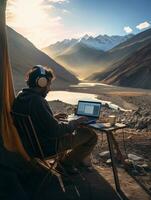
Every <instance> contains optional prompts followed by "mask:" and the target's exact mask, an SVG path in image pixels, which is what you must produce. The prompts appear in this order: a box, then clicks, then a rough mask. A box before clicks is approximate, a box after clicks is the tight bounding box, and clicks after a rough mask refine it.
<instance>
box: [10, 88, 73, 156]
mask: <svg viewBox="0 0 151 200" xmlns="http://www.w3.org/2000/svg"><path fill="white" fill-rule="evenodd" d="M12 110H13V111H14V112H17V113H22V114H26V115H30V117H31V119H32V122H33V125H34V127H35V130H36V132H37V135H38V138H39V141H40V143H41V145H42V148H43V151H44V154H45V156H49V155H53V154H56V152H57V142H56V141H57V140H56V139H59V138H60V137H62V136H65V135H67V134H71V133H72V132H73V131H74V129H75V125H74V123H73V122H70V123H60V122H58V121H57V120H56V119H55V118H54V116H53V113H52V111H51V109H50V107H49V105H48V103H47V101H46V100H45V99H44V98H43V97H42V96H41V94H40V93H38V92H36V91H34V90H33V89H30V88H29V89H28V88H27V89H23V90H22V91H21V92H20V93H19V94H18V96H17V97H16V99H15V101H14V103H13V107H12ZM26 150H27V149H26ZM28 152H30V149H28Z"/></svg>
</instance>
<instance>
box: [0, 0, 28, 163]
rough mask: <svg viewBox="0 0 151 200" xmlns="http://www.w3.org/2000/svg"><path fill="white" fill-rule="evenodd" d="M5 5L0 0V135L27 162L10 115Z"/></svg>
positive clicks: (12, 98)
mask: <svg viewBox="0 0 151 200" xmlns="http://www.w3.org/2000/svg"><path fill="white" fill-rule="evenodd" d="M6 3H7V0H0V134H1V136H2V139H3V144H4V146H5V148H6V149H7V150H9V151H15V152H19V153H21V154H22V156H23V157H24V158H25V159H27V160H29V157H28V155H27V153H26V152H25V150H24V148H23V145H22V143H21V141H20V138H19V136H18V133H17V130H16V129H15V127H14V125H13V123H12V119H11V115H10V111H11V106H12V103H13V100H14V98H15V92H14V87H13V79H12V70H11V65H10V61H9V55H8V45H7V34H6V17H5V10H6Z"/></svg>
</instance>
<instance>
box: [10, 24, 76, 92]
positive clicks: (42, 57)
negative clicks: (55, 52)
mask: <svg viewBox="0 0 151 200" xmlns="http://www.w3.org/2000/svg"><path fill="white" fill-rule="evenodd" d="M7 32H8V44H9V52H10V61H11V65H12V70H13V78H14V83H15V89H16V90H20V89H21V88H22V87H24V85H25V83H24V74H25V72H27V70H28V69H29V68H30V67H31V66H34V65H36V64H41V65H45V66H48V67H51V68H52V69H53V71H54V74H55V76H56V80H55V81H54V87H55V88H61V87H65V86H67V85H69V84H76V83H78V79H77V78H76V77H75V76H74V75H73V74H71V73H70V72H68V71H67V70H66V69H65V68H63V67H62V66H61V65H59V64H58V63H56V62H55V61H54V60H53V59H51V58H50V57H49V56H47V55H46V54H45V53H43V52H41V51H40V50H38V49H37V48H36V47H35V46H34V45H33V44H32V43H31V42H29V41H28V40H27V39H26V38H24V37H23V36H22V35H20V34H18V33H17V32H15V31H14V30H13V29H11V28H9V27H8V28H7Z"/></svg>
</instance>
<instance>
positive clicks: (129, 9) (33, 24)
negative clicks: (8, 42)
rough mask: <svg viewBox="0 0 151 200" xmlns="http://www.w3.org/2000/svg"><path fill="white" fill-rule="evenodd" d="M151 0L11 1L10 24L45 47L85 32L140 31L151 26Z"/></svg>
mask: <svg viewBox="0 0 151 200" xmlns="http://www.w3.org/2000/svg"><path fill="white" fill-rule="evenodd" d="M150 9H151V0H8V3H7V10H6V20H7V25H9V26H10V27H11V28H13V29H14V30H15V31H17V32H18V33H20V34H22V35H23V36H24V37H26V38H27V39H29V40H30V41H31V42H32V43H33V44H34V45H35V46H36V47H38V48H44V47H46V46H49V45H50V44H53V43H55V42H57V41H62V40H63V39H71V38H79V37H82V36H84V35H85V34H88V35H91V36H97V35H100V34H101V35H104V34H107V35H126V34H130V33H133V34H137V33H139V32H141V31H144V30H146V29H147V28H151V12H150Z"/></svg>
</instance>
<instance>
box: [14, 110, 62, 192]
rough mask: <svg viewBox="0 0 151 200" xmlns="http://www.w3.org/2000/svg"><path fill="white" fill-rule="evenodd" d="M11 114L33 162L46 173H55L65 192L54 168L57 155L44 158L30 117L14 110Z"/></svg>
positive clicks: (59, 175)
mask: <svg viewBox="0 0 151 200" xmlns="http://www.w3.org/2000/svg"><path fill="white" fill-rule="evenodd" d="M11 116H12V118H13V122H14V125H15V127H16V129H17V130H18V133H19V136H20V138H21V141H22V144H23V146H24V148H25V150H26V151H27V153H28V155H29V156H30V157H31V159H32V160H33V161H34V162H36V163H38V165H40V166H41V167H42V168H44V169H46V170H48V173H51V174H52V175H55V176H56V177H57V178H58V181H59V183H60V186H61V188H62V190H63V191H64V192H65V187H64V184H63V181H62V177H61V174H60V173H59V172H58V171H57V170H56V169H55V168H56V166H57V162H58V156H56V155H55V156H50V157H49V158H45V156H44V153H43V150H42V146H41V144H40V142H39V139H38V136H37V133H36V130H35V128H34V125H33V123H32V120H31V117H30V116H29V115H25V114H20V113H16V112H11Z"/></svg>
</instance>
